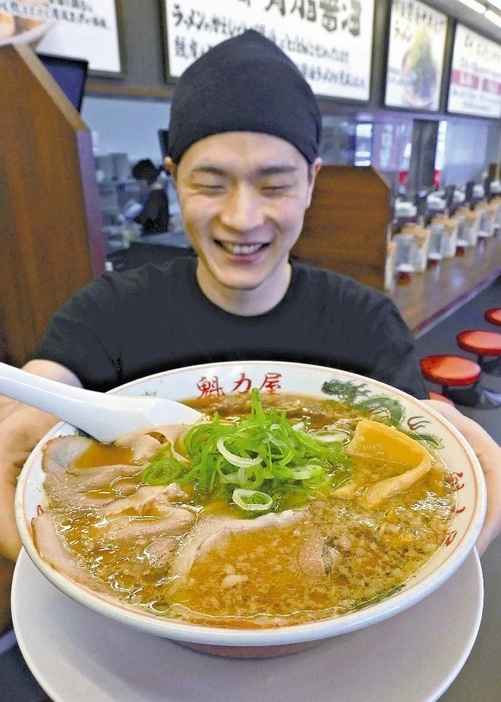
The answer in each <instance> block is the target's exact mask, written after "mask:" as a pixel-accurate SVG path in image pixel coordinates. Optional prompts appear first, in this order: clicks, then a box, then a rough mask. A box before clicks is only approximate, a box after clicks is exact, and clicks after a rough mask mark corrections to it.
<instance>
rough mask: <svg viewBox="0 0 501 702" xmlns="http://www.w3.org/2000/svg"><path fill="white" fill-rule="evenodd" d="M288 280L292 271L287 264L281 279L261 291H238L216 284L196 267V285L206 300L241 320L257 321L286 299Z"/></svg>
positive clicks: (259, 288) (261, 288)
mask: <svg viewBox="0 0 501 702" xmlns="http://www.w3.org/2000/svg"><path fill="white" fill-rule="evenodd" d="M291 276H292V267H291V265H290V263H287V265H286V267H284V269H283V272H282V273H281V274H280V275H278V276H276V277H275V278H272V279H269V280H267V281H265V283H263V285H261V286H260V287H258V288H255V289H252V290H241V289H235V288H230V287H226V286H224V285H221V284H219V283H218V281H215V280H214V278H212V276H210V274H208V273H207V271H206V270H205V269H204V268H203V266H201V265H200V262H199V263H198V266H197V281H198V285H199V286H200V289H201V290H202V292H203V294H204V295H205V297H207V298H208V299H209V300H210V301H211V302H212V303H214V304H215V305H217V306H218V307H220V308H221V309H223V310H225V311H226V312H230V313H231V314H235V315H239V316H241V317H256V316H258V315H260V314H266V312H269V311H270V310H272V309H273V308H274V307H276V306H277V305H278V304H279V303H280V302H281V301H282V300H283V298H284V297H285V294H286V292H287V290H288V288H289V285H290V281H291Z"/></svg>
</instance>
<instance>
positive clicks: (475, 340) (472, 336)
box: [456, 330, 501, 356]
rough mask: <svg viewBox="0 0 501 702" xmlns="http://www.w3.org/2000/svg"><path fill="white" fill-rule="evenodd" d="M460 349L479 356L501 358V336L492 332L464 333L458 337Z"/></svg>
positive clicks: (471, 331) (473, 331) (472, 331)
mask: <svg viewBox="0 0 501 702" xmlns="http://www.w3.org/2000/svg"><path fill="white" fill-rule="evenodd" d="M456 339H457V342H458V345H459V346H460V348H462V349H463V350H464V351H470V353H476V354H477V356H501V334H500V333H499V332H490V331H477V330H470V331H463V332H460V333H459V334H458V335H457V337H456Z"/></svg>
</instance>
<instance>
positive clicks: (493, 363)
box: [478, 356, 501, 376]
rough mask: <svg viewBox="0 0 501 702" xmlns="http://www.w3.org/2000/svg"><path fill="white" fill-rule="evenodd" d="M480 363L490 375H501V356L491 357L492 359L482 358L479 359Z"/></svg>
mask: <svg viewBox="0 0 501 702" xmlns="http://www.w3.org/2000/svg"><path fill="white" fill-rule="evenodd" d="M478 364H479V366H480V367H481V368H482V370H483V371H484V372H485V373H488V374H489V375H496V376H501V356H498V357H497V358H491V360H490V361H486V360H484V359H481V360H479V362H478Z"/></svg>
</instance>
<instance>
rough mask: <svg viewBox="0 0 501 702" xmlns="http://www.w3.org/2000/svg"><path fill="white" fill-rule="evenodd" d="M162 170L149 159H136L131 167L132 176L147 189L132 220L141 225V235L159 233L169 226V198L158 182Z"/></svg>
mask: <svg viewBox="0 0 501 702" xmlns="http://www.w3.org/2000/svg"><path fill="white" fill-rule="evenodd" d="M161 172H162V169H161V168H157V167H156V166H155V165H154V163H153V162H152V161H150V159H144V160H142V161H138V163H136V164H135V165H134V166H133V168H132V176H133V177H134V178H135V179H136V180H137V181H139V182H140V183H142V184H143V185H144V187H145V188H146V189H147V195H146V199H145V201H144V205H143V208H142V210H141V212H139V214H137V215H136V216H135V217H134V222H137V223H138V224H140V225H141V227H142V229H143V235H147V234H161V233H164V232H166V231H167V230H168V228H169V199H168V197H167V193H166V192H165V188H164V186H163V185H162V183H160V182H159V180H158V176H159V175H160V173H161Z"/></svg>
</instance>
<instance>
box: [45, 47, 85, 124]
mask: <svg viewBox="0 0 501 702" xmlns="http://www.w3.org/2000/svg"><path fill="white" fill-rule="evenodd" d="M38 58H39V59H40V61H41V62H42V63H43V65H44V66H45V68H46V69H47V70H48V72H49V73H50V74H51V76H52V77H53V78H54V80H55V81H56V83H57V84H58V85H59V87H60V88H61V90H62V91H63V93H64V94H65V95H66V97H67V98H68V100H69V101H70V102H71V104H72V105H73V107H75V109H77V110H78V111H79V112H80V109H81V107H82V100H83V96H84V91H85V82H86V80H87V69H88V66H89V62H88V61H86V60H85V59H73V58H62V57H61V56H49V55H47V54H38Z"/></svg>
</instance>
